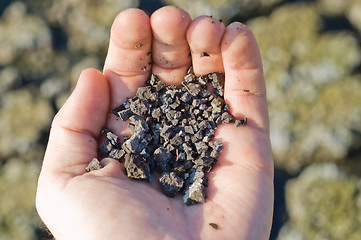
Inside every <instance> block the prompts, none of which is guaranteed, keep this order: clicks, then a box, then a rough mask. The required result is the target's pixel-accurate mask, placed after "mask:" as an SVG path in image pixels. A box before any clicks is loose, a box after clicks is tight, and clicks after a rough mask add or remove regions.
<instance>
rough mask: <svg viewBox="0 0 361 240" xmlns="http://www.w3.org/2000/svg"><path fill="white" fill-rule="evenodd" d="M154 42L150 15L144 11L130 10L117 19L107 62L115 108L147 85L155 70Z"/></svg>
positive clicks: (105, 73) (106, 66)
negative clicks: (151, 70) (150, 75)
mask: <svg viewBox="0 0 361 240" xmlns="http://www.w3.org/2000/svg"><path fill="white" fill-rule="evenodd" d="M151 41H152V34H151V28H150V23H149V18H148V16H147V15H146V14H145V13H144V12H143V11H142V10H139V9H127V10H124V11H123V12H121V13H120V14H119V15H118V16H117V17H116V18H115V20H114V23H113V25H112V28H111V33H110V42H109V49H108V55H107V57H106V60H105V64H104V75H105V76H106V77H107V79H108V81H109V85H110V91H111V106H112V108H113V107H116V106H118V105H119V104H121V103H123V102H124V100H125V98H126V97H131V96H133V95H134V94H135V92H136V90H137V89H138V87H139V86H142V85H144V84H145V81H146V79H147V77H148V75H149V73H150V69H151V54H150V51H151Z"/></svg>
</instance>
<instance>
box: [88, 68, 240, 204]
mask: <svg viewBox="0 0 361 240" xmlns="http://www.w3.org/2000/svg"><path fill="white" fill-rule="evenodd" d="M182 85H183V86H182V87H175V86H168V85H167V84H166V83H164V82H162V81H160V80H159V78H158V76H157V75H154V74H153V75H151V76H150V78H149V79H148V81H147V83H146V86H145V87H140V88H139V89H138V91H137V93H136V95H135V96H134V97H133V98H128V99H126V101H125V102H124V103H123V104H122V105H120V106H119V107H117V108H115V109H113V110H112V113H113V114H114V115H116V116H117V117H119V118H120V119H121V120H122V121H127V120H129V125H128V127H129V129H130V130H131V131H132V133H133V135H132V136H124V137H122V139H120V138H119V137H118V136H117V135H115V134H114V133H113V132H112V131H111V130H110V129H109V128H103V134H104V136H105V137H106V140H105V141H104V142H103V143H102V144H101V145H100V147H99V149H100V152H101V155H102V156H103V157H110V158H113V159H116V160H119V161H121V162H123V161H124V167H125V170H126V173H127V176H128V177H129V178H133V179H144V180H148V181H151V177H152V172H153V171H158V172H160V174H161V175H160V178H159V183H160V186H161V188H162V190H163V193H164V194H165V195H167V196H169V197H174V196H175V195H176V193H177V192H182V193H184V197H183V200H184V203H185V204H186V205H193V204H196V203H203V202H205V199H206V191H205V187H207V186H208V182H207V177H206V176H205V172H209V171H210V170H211V169H212V165H213V163H214V162H215V161H217V158H218V156H219V154H220V151H221V150H222V149H223V144H222V143H221V142H220V141H215V140H212V139H213V137H214V130H215V129H216V128H217V125H218V124H221V123H234V125H235V126H237V127H238V126H242V125H246V124H247V119H246V118H243V119H235V118H234V117H233V116H232V115H231V114H230V113H229V112H228V110H229V106H228V105H227V104H225V102H224V98H223V92H224V74H223V73H210V74H208V75H201V76H199V77H197V76H196V75H195V74H194V73H193V72H192V69H191V68H190V70H189V71H188V73H187V75H186V76H185V77H184V81H183V82H182ZM211 85H212V86H213V90H214V92H215V93H211V92H210V91H208V90H207V89H210V88H212V87H211ZM213 90H212V92H213ZM92 164H94V163H92ZM88 170H91V169H88Z"/></svg>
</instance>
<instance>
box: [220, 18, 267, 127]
mask: <svg viewBox="0 0 361 240" xmlns="http://www.w3.org/2000/svg"><path fill="white" fill-rule="evenodd" d="M221 50H222V57H223V65H224V70H225V76H226V80H225V93H224V96H225V99H226V101H227V102H228V103H229V105H230V111H231V113H232V114H233V115H235V116H236V117H247V118H248V120H249V121H248V122H249V123H250V124H251V125H254V126H256V127H258V128H260V129H262V130H265V131H266V132H267V133H268V112H267V101H266V86H265V82H264V77H263V70H262V60H261V55H260V52H259V49H258V46H257V43H256V40H255V38H254V36H253V34H252V32H251V31H250V30H249V29H248V28H247V27H246V26H245V25H243V24H241V23H238V22H235V23H232V24H230V25H229V26H228V27H227V28H226V30H225V33H224V36H223V39H222V43H221Z"/></svg>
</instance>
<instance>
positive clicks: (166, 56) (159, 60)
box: [150, 6, 191, 85]
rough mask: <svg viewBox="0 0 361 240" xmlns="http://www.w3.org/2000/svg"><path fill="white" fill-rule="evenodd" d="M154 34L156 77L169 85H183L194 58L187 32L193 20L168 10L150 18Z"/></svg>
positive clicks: (154, 69)
mask: <svg viewBox="0 0 361 240" xmlns="http://www.w3.org/2000/svg"><path fill="white" fill-rule="evenodd" d="M150 22H151V27H152V31H153V42H152V58H153V70H152V71H153V73H154V74H157V75H158V76H159V78H160V79H161V80H163V81H164V82H166V83H167V84H169V85H180V83H181V81H182V80H183V77H184V75H185V74H186V72H187V70H188V68H189V66H190V64H191V58H190V56H189V46H188V42H187V39H186V30H187V28H188V25H189V24H190V22H191V18H190V16H189V15H188V13H186V12H185V11H183V10H182V9H179V8H177V7H174V6H166V7H163V8H160V9H159V10H157V11H156V12H154V13H153V14H152V16H151V18H150Z"/></svg>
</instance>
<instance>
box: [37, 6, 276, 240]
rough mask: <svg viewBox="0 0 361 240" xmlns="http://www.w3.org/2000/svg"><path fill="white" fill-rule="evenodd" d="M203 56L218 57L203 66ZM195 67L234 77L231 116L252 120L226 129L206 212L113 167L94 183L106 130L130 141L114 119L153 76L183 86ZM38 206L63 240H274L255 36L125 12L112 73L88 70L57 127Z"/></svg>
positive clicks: (174, 15)
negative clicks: (92, 168) (89, 168)
mask: <svg viewBox="0 0 361 240" xmlns="http://www.w3.org/2000/svg"><path fill="white" fill-rule="evenodd" d="M190 51H191V53H192V54H191V56H190V55H189V52H190ZM150 52H151V54H150ZM201 52H206V53H208V54H209V55H210V56H209V57H202V58H201V57H200V53H201ZM150 62H152V65H150ZM191 63H192V64H193V67H194V71H195V73H196V74H197V75H200V74H205V73H209V72H215V71H222V72H225V76H226V82H225V100H226V101H227V102H228V104H229V105H230V112H231V113H232V114H233V115H234V116H236V117H244V116H246V117H247V118H248V124H247V125H246V126H243V127H238V128H235V127H234V126H233V124H227V125H221V126H219V128H218V129H217V132H216V138H217V139H218V140H221V141H222V142H223V144H224V146H225V147H224V149H223V151H222V152H221V155H220V157H219V159H218V161H217V163H216V164H215V166H214V168H213V170H212V171H211V172H210V173H208V178H209V187H208V188H207V189H206V190H207V195H208V198H207V200H206V202H205V203H204V204H197V205H194V206H189V207H188V206H185V205H184V203H183V201H182V196H181V195H180V194H179V195H177V196H176V197H175V198H168V197H166V196H165V195H163V193H162V192H161V191H160V188H159V186H158V184H157V181H156V180H155V181H153V183H151V184H149V183H147V182H142V181H134V180H130V179H128V178H127V176H126V175H125V172H124V168H123V166H122V164H121V163H119V162H118V161H116V160H113V159H103V160H102V161H101V162H102V164H103V165H105V167H104V168H102V169H100V170H96V171H92V172H89V173H87V172H86V171H85V168H86V166H87V164H88V163H89V162H90V161H91V159H92V158H94V157H97V148H98V144H99V143H98V142H97V139H99V136H100V135H101V133H100V132H101V129H102V127H103V126H108V127H109V128H111V129H112V130H113V131H114V132H115V133H117V134H119V135H121V134H123V133H124V131H126V126H125V124H123V125H121V124H120V122H121V121H116V117H115V116H113V115H112V114H110V110H111V109H112V108H114V107H116V106H118V105H119V104H121V103H122V102H123V101H124V99H125V98H126V97H131V96H133V95H134V94H135V92H136V90H137V88H138V87H139V86H142V85H144V84H145V81H146V79H147V78H148V76H149V74H150V73H151V72H152V73H155V74H158V75H159V77H160V78H161V80H163V81H165V82H167V83H169V84H175V85H179V84H180V82H181V81H182V79H183V76H184V75H185V73H186V71H187V69H188V67H189V66H190V64H191ZM36 206H37V209H38V212H39V215H40V216H41V218H42V219H43V221H44V223H45V224H46V225H47V227H48V228H49V230H50V231H51V232H52V233H53V235H54V236H55V237H56V238H57V239H59V240H61V239H67V240H69V239H77V240H79V239H87V240H88V239H107V240H108V239H136V240H139V239H157V240H158V239H185V240H189V239H194V240H195V239H207V240H208V239H248V240H250V239H252V240H254V239H268V237H269V233H270V228H271V222H272V212H273V210H272V209H273V160H272V154H271V147H270V142H269V129H268V113H267V102H266V90H265V83H264V77H263V72H262V62H261V57H260V53H259V50H258V47H257V44H256V41H255V38H254V36H253V35H252V33H251V31H250V30H249V29H248V28H247V27H246V26H244V25H242V24H241V23H232V24H230V25H229V26H228V27H227V28H225V27H224V25H223V23H221V22H220V21H218V20H217V19H214V18H211V17H206V16H203V17H199V18H196V19H195V20H193V21H192V20H191V19H190V17H189V15H188V14H187V13H186V12H184V11H183V10H181V9H178V8H175V7H170V6H168V7H164V8H161V9H159V10H158V11H156V12H155V13H154V14H153V15H152V16H151V18H150V19H149V18H148V16H147V15H146V14H145V13H144V12H143V11H141V10H138V9H128V10H125V11H123V12H121V13H120V14H119V15H118V16H117V18H116V19H115V21H114V24H113V26H112V29H111V38H110V45H109V51H108V56H107V58H106V61H105V66H104V71H103V73H101V72H99V71H97V70H95V69H87V70H84V71H83V72H82V73H81V76H80V78H79V81H78V83H77V86H76V88H75V90H74V92H73V93H72V95H71V96H70V97H69V99H68V100H67V102H66V103H65V104H64V106H63V107H62V109H61V110H60V111H59V113H58V114H57V115H56V117H55V118H54V121H53V124H52V129H51V134H50V138H49V143H48V146H47V150H46V154H45V157H44V163H43V167H42V171H41V174H40V177H39V183H38V191H37V199H36ZM210 223H215V224H217V225H218V229H215V228H213V227H212V226H210V225H209V224H210Z"/></svg>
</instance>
